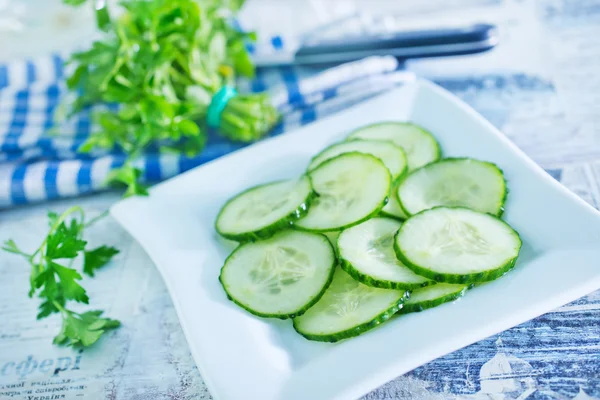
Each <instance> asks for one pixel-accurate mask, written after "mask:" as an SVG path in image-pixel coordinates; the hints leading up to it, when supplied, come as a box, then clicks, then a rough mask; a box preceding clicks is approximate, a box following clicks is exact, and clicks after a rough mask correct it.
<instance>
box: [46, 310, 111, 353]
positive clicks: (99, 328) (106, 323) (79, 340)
mask: <svg viewBox="0 0 600 400" xmlns="http://www.w3.org/2000/svg"><path fill="white" fill-rule="evenodd" d="M101 315H102V311H88V312H85V313H83V314H77V313H74V312H71V311H69V312H67V313H65V314H64V315H63V326H62V329H61V331H60V333H59V334H58V335H57V336H56V337H55V338H54V343H55V344H60V345H68V346H75V347H79V346H84V347H86V346H91V345H92V344H94V343H96V342H97V341H98V339H100V337H101V336H102V334H103V333H104V332H106V331H107V330H110V329H114V328H117V327H118V326H120V322H119V321H116V320H113V319H110V318H101Z"/></svg>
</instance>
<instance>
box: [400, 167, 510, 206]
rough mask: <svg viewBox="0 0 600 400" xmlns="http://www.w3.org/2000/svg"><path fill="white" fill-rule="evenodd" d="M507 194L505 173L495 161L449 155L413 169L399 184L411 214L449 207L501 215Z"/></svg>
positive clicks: (401, 198)
mask: <svg viewBox="0 0 600 400" xmlns="http://www.w3.org/2000/svg"><path fill="white" fill-rule="evenodd" d="M506 193H507V192H506V181H505V180H504V175H503V174H502V171H501V170H500V169H499V168H498V167H497V166H495V165H494V164H492V163H489V162H485V161H479V160H474V159H471V158H447V159H445V160H441V161H438V162H436V163H433V164H429V165H426V166H424V167H423V168H420V169H418V170H416V171H414V172H411V173H410V174H409V175H408V176H407V177H406V178H405V179H404V180H403V181H402V182H401V183H400V185H399V186H398V192H397V196H398V197H399V199H400V205H401V206H402V208H403V209H404V211H405V212H406V213H407V214H408V215H412V214H416V213H418V212H420V211H423V210H427V209H429V208H433V207H436V206H447V207H467V208H470V209H473V210H475V211H480V212H486V213H490V214H493V215H498V216H499V215H501V214H502V211H503V207H504V200H505V199H506Z"/></svg>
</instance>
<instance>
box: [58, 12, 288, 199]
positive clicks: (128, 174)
mask: <svg viewBox="0 0 600 400" xmlns="http://www.w3.org/2000/svg"><path fill="white" fill-rule="evenodd" d="M65 1H70V2H73V1H75V2H79V1H80V0H65ZM81 1H83V0H81ZM102 3H103V4H104V2H102ZM120 5H121V6H122V7H123V10H124V11H123V13H122V14H121V15H119V16H118V18H114V19H113V20H112V21H110V22H109V25H107V24H106V23H105V24H103V25H101V26H100V27H101V28H104V29H105V30H106V32H107V33H106V37H105V38H104V39H102V40H99V41H96V42H94V43H93V45H92V47H91V49H89V50H87V51H83V52H80V53H76V54H74V55H73V56H72V59H71V61H70V62H71V63H74V64H76V66H77V67H76V69H75V72H74V73H73V75H72V76H70V78H69V79H68V81H67V85H68V87H69V88H70V89H72V90H77V92H78V93H80V95H79V97H78V98H77V100H76V102H75V104H74V108H73V112H78V111H80V110H82V109H83V108H85V107H87V106H90V105H93V104H101V103H118V104H119V105H120V107H119V110H118V111H116V112H111V111H102V112H99V113H97V114H96V115H95V118H96V121H97V123H98V126H99V130H98V131H96V132H94V133H92V135H91V136H90V137H89V139H88V140H87V141H86V142H85V143H84V144H83V145H82V147H81V149H80V150H81V151H84V152H89V151H91V150H92V149H94V148H98V147H100V148H105V149H114V148H119V149H122V150H123V151H124V152H125V153H126V154H127V156H128V160H127V162H126V163H125V165H124V166H123V167H122V168H121V169H119V170H117V171H114V172H113V174H112V175H111V178H112V179H113V180H116V181H120V182H123V183H125V184H126V185H127V186H128V190H127V194H146V191H145V188H144V186H143V185H141V184H140V183H139V177H140V175H141V171H140V170H139V169H137V168H135V167H134V166H133V165H134V164H135V159H136V158H138V157H139V156H140V155H141V154H142V153H143V151H144V150H146V149H147V148H148V147H149V146H153V147H157V148H158V149H160V150H162V151H175V152H177V153H183V154H185V155H187V156H193V155H196V154H198V152H200V151H201V150H202V149H203V147H204V145H205V142H206V132H207V127H206V115H207V110H208V107H209V105H210V103H211V99H212V98H213V96H214V94H215V93H216V92H218V91H219V90H220V89H221V88H222V87H223V86H225V85H230V86H233V85H234V84H235V78H236V76H237V75H245V76H252V75H253V74H254V66H253V64H252V61H251V59H250V57H249V54H248V52H247V50H246V47H245V42H246V41H247V40H254V36H253V35H252V34H247V33H243V32H240V31H239V30H237V29H235V28H234V27H233V26H232V25H231V19H232V17H233V15H234V13H235V12H236V11H237V10H238V8H239V6H240V5H241V1H220V0H200V1H196V0H122V1H121V3H120ZM96 8H97V7H96ZM103 9H104V10H105V12H104V13H103V15H105V17H104V18H106V16H107V15H109V14H108V11H107V10H106V5H105V4H104V6H103ZM99 20H100V18H99ZM278 118H279V116H278V113H277V111H276V110H275V108H274V107H273V106H272V105H271V103H270V101H269V97H268V96H266V95H264V94H251V95H239V96H237V97H234V98H233V99H231V100H230V101H229V103H228V104H227V106H226V107H225V109H224V111H223V113H222V114H221V127H220V133H221V134H222V135H224V136H226V137H228V138H230V139H232V140H236V141H243V142H250V141H254V140H256V139H259V138H261V137H262V136H264V135H265V134H266V133H267V132H268V131H269V130H270V129H271V128H272V127H273V125H274V124H275V123H276V122H277V120H278Z"/></svg>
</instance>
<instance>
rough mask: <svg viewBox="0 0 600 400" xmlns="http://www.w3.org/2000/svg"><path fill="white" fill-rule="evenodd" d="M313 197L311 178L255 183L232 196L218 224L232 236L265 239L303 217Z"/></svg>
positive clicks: (236, 238) (225, 232) (218, 217)
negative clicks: (264, 183)
mask: <svg viewBox="0 0 600 400" xmlns="http://www.w3.org/2000/svg"><path fill="white" fill-rule="evenodd" d="M313 197H314V192H313V190H312V187H311V184H310V180H309V179H308V177H306V176H305V177H302V178H301V179H300V180H287V181H279V182H273V183H267V184H266V185H260V186H255V187H253V188H250V189H248V190H246V191H245V192H242V193H240V194H239V195H237V196H236V197H234V198H232V199H231V200H229V201H228V202H227V203H226V204H225V206H223V208H222V209H221V211H220V212H219V215H218V216H217V221H216V223H215V228H216V230H217V232H218V233H219V234H220V235H221V236H223V237H225V238H227V239H231V240H237V241H247V240H257V239H265V238H268V237H270V236H272V235H273V234H274V233H275V232H277V231H279V230H281V229H284V228H286V227H289V226H290V224H291V223H292V222H294V221H296V220H297V219H299V218H302V217H303V216H304V215H305V214H306V212H307V210H308V207H309V205H310V203H311V201H312V199H313Z"/></svg>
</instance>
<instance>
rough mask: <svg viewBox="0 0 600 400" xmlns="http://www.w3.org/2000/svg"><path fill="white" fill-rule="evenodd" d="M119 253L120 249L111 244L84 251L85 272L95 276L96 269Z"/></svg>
mask: <svg viewBox="0 0 600 400" xmlns="http://www.w3.org/2000/svg"><path fill="white" fill-rule="evenodd" d="M117 254H119V250H117V249H116V248H114V247H109V246H100V247H97V248H95V249H93V250H90V251H84V252H83V257H84V261H83V272H84V273H86V274H87V275H89V276H94V271H95V270H97V269H98V268H102V267H103V266H105V265H106V264H108V262H109V261H110V260H111V259H112V258H113V257H114V256H115V255H117Z"/></svg>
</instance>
